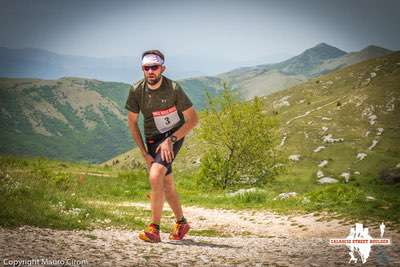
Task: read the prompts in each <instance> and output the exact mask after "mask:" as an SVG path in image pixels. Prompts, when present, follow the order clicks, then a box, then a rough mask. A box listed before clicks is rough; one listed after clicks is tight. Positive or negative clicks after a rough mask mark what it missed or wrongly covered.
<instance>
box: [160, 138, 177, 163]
mask: <svg viewBox="0 0 400 267" xmlns="http://www.w3.org/2000/svg"><path fill="white" fill-rule="evenodd" d="M158 152H161V159H162V160H165V161H166V162H168V163H171V162H172V159H173V158H174V150H173V147H172V141H171V139H169V138H167V139H165V140H164V141H163V142H162V143H161V144H159V145H158V147H157V149H156V153H158Z"/></svg>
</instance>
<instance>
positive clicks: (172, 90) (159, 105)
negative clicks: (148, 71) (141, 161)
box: [125, 76, 193, 137]
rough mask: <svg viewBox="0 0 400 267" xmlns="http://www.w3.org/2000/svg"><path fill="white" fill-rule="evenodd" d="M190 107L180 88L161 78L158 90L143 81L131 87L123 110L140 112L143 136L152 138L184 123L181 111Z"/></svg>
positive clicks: (174, 83) (173, 82) (189, 102)
mask: <svg viewBox="0 0 400 267" xmlns="http://www.w3.org/2000/svg"><path fill="white" fill-rule="evenodd" d="M192 105H193V104H192V102H191V101H190V99H189V97H188V96H187V95H186V94H185V92H184V91H183V89H182V87H181V86H180V85H179V84H178V83H177V82H175V81H172V80H170V79H168V78H166V77H165V76H163V81H162V83H161V85H160V87H159V88H158V89H150V88H148V87H147V84H146V82H145V81H144V79H142V80H140V81H139V82H137V83H136V84H135V85H134V86H132V87H131V89H130V90H129V96H128V99H127V101H126V104H125V108H126V109H127V110H129V111H132V112H134V113H139V112H142V114H143V117H144V133H145V136H146V137H152V136H156V135H159V134H162V133H165V132H167V131H169V130H176V129H178V128H179V127H181V126H182V125H183V124H184V122H185V118H184V116H183V114H182V111H184V110H186V109H188V108H190V107H191V106H192Z"/></svg>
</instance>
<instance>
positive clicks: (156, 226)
mask: <svg viewBox="0 0 400 267" xmlns="http://www.w3.org/2000/svg"><path fill="white" fill-rule="evenodd" d="M150 225H152V226H154V227H155V228H156V229H157V230H158V231H160V225H159V224H156V223H151V224H150Z"/></svg>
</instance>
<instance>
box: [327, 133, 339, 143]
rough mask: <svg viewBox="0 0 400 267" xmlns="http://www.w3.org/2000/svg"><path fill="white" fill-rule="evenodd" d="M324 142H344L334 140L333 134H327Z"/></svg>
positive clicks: (337, 139)
mask: <svg viewBox="0 0 400 267" xmlns="http://www.w3.org/2000/svg"><path fill="white" fill-rule="evenodd" d="M322 141H323V142H324V143H336V142H343V141H344V139H343V138H333V137H332V134H327V135H324V136H323V137H322Z"/></svg>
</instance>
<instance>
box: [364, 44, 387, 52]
mask: <svg viewBox="0 0 400 267" xmlns="http://www.w3.org/2000/svg"><path fill="white" fill-rule="evenodd" d="M361 52H381V53H390V52H392V50H389V49H386V48H384V47H380V46H376V45H369V46H367V47H365V48H364V49H362V50H361Z"/></svg>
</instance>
